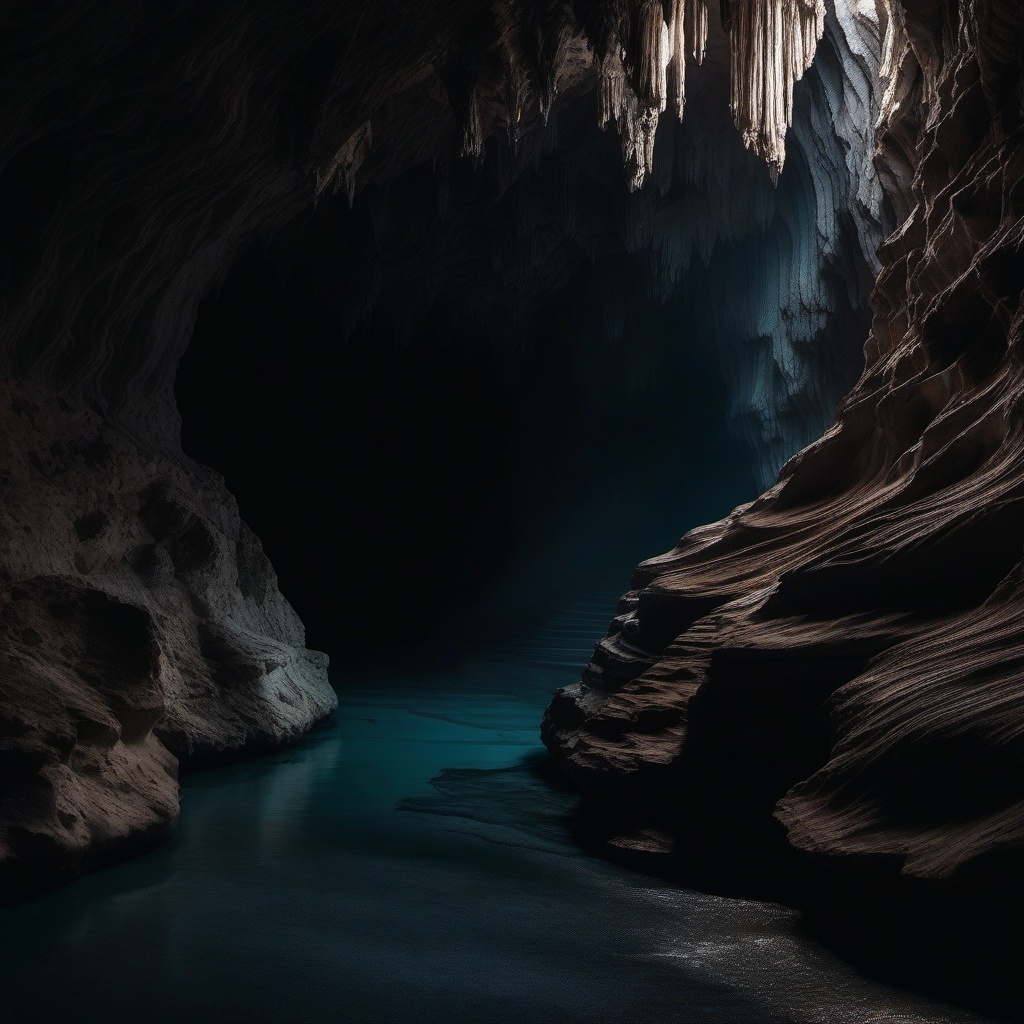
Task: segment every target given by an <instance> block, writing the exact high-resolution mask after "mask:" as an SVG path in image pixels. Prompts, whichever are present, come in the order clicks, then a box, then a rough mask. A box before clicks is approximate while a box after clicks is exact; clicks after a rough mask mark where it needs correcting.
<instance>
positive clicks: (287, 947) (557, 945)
mask: <svg viewBox="0 0 1024 1024" xmlns="http://www.w3.org/2000/svg"><path fill="white" fill-rule="evenodd" d="M717 500H719V501H720V500H721V495H720V494H719V495H718V497H717ZM621 501H622V503H623V505H624V506H628V508H627V507H624V508H622V509H619V510H617V511H615V515H614V517H612V518H615V519H617V521H618V522H622V521H623V519H624V517H626V516H627V513H629V511H630V509H632V510H633V511H632V514H633V515H634V517H636V516H638V515H639V514H640V513H639V512H637V511H636V509H641V510H643V509H650V508H652V507H653V506H652V504H651V503H650V502H647V503H646V504H644V503H637V502H636V501H635V500H634V497H633V493H632V492H629V491H626V490H624V491H623V492H622V495H621ZM715 511H719V510H715V509H698V510H697V511H696V512H695V514H694V521H701V519H710V518H712V517H713V515H714V513H715ZM659 514H660V513H659ZM664 517H665V518H666V519H674V518H675V511H674V508H673V506H672V505H671V503H666V506H665V513H664ZM627 525H628V526H630V528H631V529H632V530H633V532H642V531H638V530H637V529H636V523H627ZM625 532H626V533H627V534H628V533H629V532H630V531H625ZM573 535H574V537H575V538H576V539H577V541H578V540H579V538H580V537H582V536H583V531H582V530H581V529H580V528H575V529H574V531H573ZM556 540H557V543H555V544H554V548H556V549H557V551H558V552H559V553H560V557H569V556H568V555H566V554H565V553H566V552H567V551H569V550H570V545H569V544H568V543H566V542H565V541H564V539H556ZM641 542H642V543H646V541H643V540H641ZM581 544H582V546H581V547H580V559H584V558H586V557H587V556H588V548H587V545H586V544H585V543H582V542H581ZM607 546H608V545H607V544H606V545H605V549H606V553H607ZM590 550H593V549H592V548H591V549H590ZM647 550H648V551H654V550H657V547H656V546H655V545H653V544H652V545H651V546H650V547H649V548H648V549H647ZM641 553H643V552H642V551H641ZM622 557H623V558H624V559H627V560H630V561H632V560H635V558H636V553H635V552H630V551H627V552H624V553H623V555H622ZM630 561H627V563H626V564H627V565H628V564H630ZM537 564H538V565H540V566H542V567H543V572H544V573H546V574H548V576H549V577H550V580H549V583H548V584H545V586H546V587H547V592H548V593H549V594H556V596H557V603H558V607H559V611H558V612H557V614H555V615H551V616H548V617H547V618H546V620H543V619H538V618H537V617H534V619H532V620H530V621H529V622H527V619H526V618H522V619H521V620H520V621H523V622H524V623H525V624H524V625H523V626H522V628H521V629H519V630H518V631H515V630H506V631H505V633H504V634H502V635H500V636H496V637H495V636H492V637H491V639H489V640H487V641H486V642H485V643H482V644H480V645H478V646H477V647H476V648H475V649H474V650H472V651H467V650H466V649H465V648H463V649H461V650H459V651H455V650H454V647H455V642H454V639H453V640H452V644H451V647H449V649H448V652H447V657H448V660H447V661H445V648H446V645H445V643H444V642H443V641H442V643H441V644H440V645H439V648H438V649H439V650H440V651H441V656H440V657H439V658H438V659H437V660H435V661H434V662H433V666H432V667H424V663H423V661H422V660H420V661H417V662H416V663H414V664H415V667H411V668H409V669H408V670H407V669H405V668H403V667H402V666H399V665H395V664H392V665H391V667H390V668H387V669H385V668H382V667H381V663H383V662H387V661H388V658H387V657H386V656H385V655H383V654H380V653H379V652H378V657H377V658H376V662H375V664H374V666H373V667H371V668H368V669H366V670H365V671H364V670H360V669H357V668H354V667H351V666H349V667H346V669H345V674H344V676H343V677H341V678H339V679H338V683H339V690H340V708H339V711H338V715H337V718H336V721H335V722H334V723H333V724H332V725H331V726H330V727H328V728H325V729H323V730H321V731H318V732H316V733H314V734H313V735H311V736H309V737H307V738H306V739H305V740H304V741H303V742H302V743H300V744H299V745H297V746H295V747H293V748H291V749H289V750H285V751H282V752H279V753H276V754H272V755H269V756H266V757H261V758H257V759H253V760H248V761H243V762H239V763H237V764H234V765H231V766H228V767H224V768H220V769H217V770H215V771H210V772H206V773H202V774H197V775H193V776H190V777H188V778H186V779H185V780H184V782H183V786H182V795H183V802H182V816H181V822H180V824H179V826H178V828H177V831H176V832H175V834H174V836H173V838H172V839H171V840H170V841H169V842H168V843H166V844H165V845H163V846H162V847H160V848H158V849H156V850H154V851H153V852H151V853H149V854H147V855H146V856H143V857H140V858H138V859H136V860H133V861H129V862H127V863H125V864H122V865H119V866H117V867H114V868H110V869H107V870H104V871H100V872H98V873H96V874H94V875H92V876H89V877H86V878H83V879H82V880H80V881H78V882H76V883H75V884H73V885H70V886H66V887H65V888H63V889H60V890H57V891H54V892H51V893H48V894H46V895H44V896H42V897H40V898H39V899H36V900H34V901H32V902H31V903H28V904H25V905H23V906H20V907H14V908H11V909H9V910H7V911H5V912H4V913H3V914H2V915H0V954H2V955H0V1018H2V1020H3V1021H4V1024H30V1022H33V1024H60V1022H68V1024H72V1022H73V1024H94V1022H95V1024H98V1022H105V1024H106V1022H111V1021H116V1022H121V1021H124V1022H132V1024H134V1022H140V1024H165V1022H166V1024H207V1022H209V1024H221V1022H239V1024H242V1022H244V1024H261V1022H268V1024H270V1022H273V1024H284V1022H295V1024H306V1022H310V1024H312V1022H316V1024H322V1022H335V1021H337V1022H345V1024H349V1022H361V1021H373V1022H375V1024H380V1022H385V1024H386V1022H406V1021H409V1022H413V1021H415V1022H418V1024H424V1022H427V1024H429V1022H462V1021H464V1022H473V1024H479V1022H494V1024H502V1022H507V1024H547V1022H560V1024H583V1022H590V1024H598V1022H600V1024H660V1022H686V1024H696V1022H701V1024H761V1022H769V1021H770V1022H784V1021H793V1022H802V1024H869V1022H876V1024H892V1022H895V1021H901V1022H916V1024H968V1022H972V1021H979V1020H980V1019H981V1018H978V1017H975V1016H973V1015H971V1014H969V1013H967V1012H965V1011H960V1010H955V1009H950V1008H947V1007H943V1006H941V1005H938V1004H935V1003H932V1002H929V1001H927V1000H925V999H922V998H918V997H916V996H912V995H908V994H906V993H903V992H900V991H898V990H896V989H893V988H889V987H886V986H884V985H881V984H878V983H875V982H873V981H869V980H866V979H864V978H862V977H861V976H860V975H858V974H857V972H856V971H855V970H854V969H853V968H851V967H849V966H847V965H846V964H844V963H843V962H842V961H841V960H839V959H837V958H836V957H835V956H833V955H832V954H831V953H829V952H828V951H826V950H825V949H823V948H821V947H820V946H818V945H816V944H815V943H814V942H813V941H811V940H810V939H809V938H807V937H806V936H805V935H804V934H802V932H801V931H800V929H799V928H798V926H797V915H796V913H795V912H793V911H791V910H788V909H786V908H783V907H779V906H776V905H773V904H768V903H755V902H749V901H740V900H729V899H725V898H719V897H714V896H708V895H705V894H701V893H694V892H689V891H685V890H680V889H677V888H674V887H672V886H671V885H669V884H667V883H661V882H657V881H652V880H651V879H649V878H646V877H644V876H642V875H639V874H634V873H632V872H630V871H629V870H627V869H625V868H622V867H619V866H616V865H613V864H610V863H607V862H605V861H602V860H600V859H597V858H594V857H590V856H587V855H584V854H583V853H581V852H580V851H579V850H578V849H577V848H576V847H575V846H574V845H573V843H572V840H571V837H570V832H569V823H568V815H569V813H570V810H571V807H572V803H573V799H574V798H573V796H572V794H571V793H567V792H563V791H560V790H557V789H552V788H551V787H550V786H547V785H545V784H544V783H542V782H541V781H540V780H538V779H537V777H536V775H535V774H534V773H533V772H531V771H530V770H529V769H528V768H523V767H522V765H523V764H524V762H527V763H528V762H529V761H530V760H531V758H534V757H535V756H536V755H537V753H538V750H539V741H538V735H537V733H538V723H539V721H540V717H541V713H542V710H543V708H544V705H545V704H546V702H547V701H548V699H549V698H550V695H551V693H552V692H553V691H554V689H555V688H557V687H558V686H560V685H564V684H565V683H567V682H570V681H572V680H574V679H575V678H577V677H578V672H579V668H580V666H581V665H582V664H583V663H584V662H585V661H586V659H587V657H588V655H589V652H590V649H591V647H592V644H593V643H594V641H595V639H596V638H597V637H599V636H600V635H602V634H603V631H604V627H605V625H606V623H607V621H608V618H609V617H610V615H611V611H612V608H613V605H614V596H615V588H617V584H618V581H619V580H621V579H623V578H625V577H626V575H627V574H628V569H627V568H623V569H622V570H621V572H620V571H619V570H615V571H614V572H613V573H612V576H611V580H610V582H608V586H607V587H606V588H605V589H604V590H601V591H599V592H598V591H593V592H591V593H590V594H588V595H587V596H583V597H579V596H578V595H577V596H576V597H574V598H572V599H567V598H566V597H565V595H564V593H561V594H559V593H557V592H558V586H557V581H558V579H559V578H561V579H564V578H572V579H579V578H580V577H581V576H583V575H585V574H584V573H583V572H582V570H581V566H580V564H579V559H577V563H576V564H574V565H573V566H572V567H571V571H569V570H568V569H564V566H562V567H560V565H559V563H558V562H557V560H554V559H553V557H552V556H551V554H550V553H543V554H542V555H541V556H539V558H538V562H537ZM606 564H607V563H606ZM612 568H613V569H614V568H615V567H614V565H613V566H612ZM563 570H564V571H563ZM531 571H532V570H531ZM532 579H533V584H534V586H535V587H537V586H540V585H539V584H538V583H537V580H538V579H539V577H538V576H537V575H534V576H533V577H532ZM552 581H553V582H552ZM541 589H543V587H541ZM522 590H523V588H521V587H512V588H511V589H510V590H509V591H508V592H506V593H505V594H504V596H503V595H501V594H498V595H497V596H494V597H493V604H494V606H495V607H501V608H502V609H504V610H503V612H502V614H503V616H504V621H506V622H509V621H513V620H514V616H513V615H512V614H511V612H509V613H508V614H507V615H506V614H505V612H508V610H509V609H510V608H512V607H513V606H514V605H515V604H516V602H515V600H514V599H513V598H512V597H510V594H514V593H521V592H522ZM466 633H467V630H466V629H462V628H454V627H453V634H452V635H453V637H455V636H460V637H464V636H465V635H466ZM442 772H445V774H444V775H443V776H442V775H441V773H442ZM439 776H440V778H439Z"/></svg>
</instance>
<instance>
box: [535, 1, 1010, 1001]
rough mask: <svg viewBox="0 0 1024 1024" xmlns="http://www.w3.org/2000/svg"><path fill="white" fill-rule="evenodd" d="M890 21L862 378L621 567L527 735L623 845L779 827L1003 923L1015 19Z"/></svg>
mask: <svg viewBox="0 0 1024 1024" xmlns="http://www.w3.org/2000/svg"><path fill="white" fill-rule="evenodd" d="M888 32H889V38H888V39H887V41H886V54H887V60H886V67H885V69H884V73H885V75H886V77H887V79H888V90H887V100H886V109H885V110H883V115H884V119H885V123H884V131H883V134H882V138H881V142H882V146H883V151H882V174H883V179H884V180H885V181H887V182H888V183H889V187H890V189H891V190H892V192H893V195H894V196H895V201H894V207H895V209H896V212H897V214H898V216H899V217H900V224H899V227H898V228H897V229H896V231H895V232H894V234H893V235H892V236H891V237H890V238H889V239H888V240H887V241H886V243H885V245H884V246H883V247H882V250H881V253H880V255H881V260H882V269H881V272H880V275H879V277H878V281H877V285H876V287H875V290H874V294H873V299H872V306H873V309H874V313H875V316H874V323H873V328H872V333H871V337H870V339H869V341H868V344H867V349H866V360H867V365H866V368H865V371H864V374H863V376H862V377H861V379H860V381H859V382H858V383H857V385H856V386H855V387H854V389H853V391H852V393H851V394H850V395H849V397H848V398H847V399H846V400H845V401H844V402H843V404H842V406H841V409H840V412H839V415H838V422H837V423H836V425H835V426H834V427H833V428H832V429H830V430H829V431H828V432H827V433H826V434H825V436H824V437H822V438H821V440H819V441H817V442H816V443H814V444H812V445H811V446H810V447H808V448H807V449H806V450H805V451H803V452H801V453H800V454H799V455H798V456H796V457H795V458H794V459H792V460H791V461H790V462H789V463H788V465H787V466H786V467H785V469H784V470H783V472H782V474H781V477H780V479H779V481H778V483H777V484H776V485H775V486H774V487H772V488H771V489H770V490H769V491H767V493H765V494H764V495H763V496H762V497H761V498H759V499H757V500H756V501H755V502H753V503H752V504H750V505H749V506H746V507H742V508H739V509H737V510H736V511H735V512H734V513H733V514H732V515H731V516H730V517H729V518H728V519H726V520H724V521H722V522H720V523H716V524H714V525H711V526H707V527H703V528H701V529H698V530H695V531H693V532H691V533H690V534H688V535H687V536H686V537H684V538H683V539H682V540H681V541H680V543H679V545H678V546H677V547H676V548H674V549H673V550H672V551H670V552H668V553H667V554H665V555H662V556H660V557H658V558H653V559H651V560H650V561H647V562H645V563H643V564H642V565H641V566H640V567H639V568H638V569H637V571H636V574H635V576H634V579H633V589H632V591H631V592H630V593H629V594H627V595H626V596H625V597H624V598H623V599H622V601H621V603H620V607H619V614H618V616H617V617H616V619H615V620H614V622H613V624H612V628H611V631H610V635H609V636H608V638H607V639H606V640H604V641H602V642H601V643H600V644H599V645H598V647H597V650H596V651H595V655H594V658H593V661H592V662H591V664H590V666H589V667H588V668H587V670H586V672H585V674H584V677H583V680H582V681H581V683H580V684H578V685H577V686H574V687H570V688H568V689H567V690H564V691H562V692H560V693H559V694H558V696H557V697H556V698H555V699H554V701H553V702H552V704H551V706H550V708H549V709H548V712H547V716H546V719H545V724H544V737H545V741H546V742H547V744H548V746H549V748H550V749H551V751H552V752H553V754H554V756H555V758H556V760H557V761H558V763H559V764H560V765H562V766H563V768H564V769H565V770H566V771H567V772H568V773H569V774H570V775H571V776H572V778H573V779H575V780H576V781H577V782H578V784H579V785H580V786H581V788H582V789H583V791H584V793H585V794H587V795H588V797H589V798H590V799H593V800H596V799H605V800H607V801H609V802H610V803H614V804H618V805H619V807H620V808H621V812H620V816H619V825H618V829H617V834H616V826H611V829H610V831H611V834H612V836H613V842H617V843H618V844H620V845H621V846H623V847H625V848H637V849H639V848H644V849H661V850H671V849H675V850H676V851H677V852H678V851H680V850H685V848H686V847H687V845H688V844H689V845H691V846H696V845H699V844H700V843H702V842H706V843H710V844H711V845H712V846H715V845H716V844H717V845H718V847H719V848H731V849H732V850H733V851H734V852H735V851H737V850H740V849H742V848H743V846H744V844H747V847H746V848H747V851H748V853H749V854H750V859H756V858H757V857H760V856H762V855H763V853H764V851H765V850H766V849H767V848H769V847H770V846H771V843H772V842H774V841H779V840H780V838H781V833H782V831H783V829H784V840H785V841H786V842H788V844H790V846H791V847H793V848H795V849H796V850H799V851H804V852H806V853H809V854H812V855H814V863H819V864H820V863H825V864H826V865H830V866H831V869H832V870H835V871H839V870H845V871H854V872H864V873H868V874H870V873H871V872H876V873H877V876H878V877H883V876H886V875H896V874H900V873H901V874H902V876H903V879H904V881H905V882H907V883H908V884H910V883H913V882H914V881H915V880H916V882H917V883H918V887H917V890H916V891H919V892H924V893H926V894H927V898H928V900H930V901H932V904H933V905H934V906H941V905H942V904H943V901H945V902H946V903H947V904H949V903H951V902H953V901H954V898H955V894H957V893H963V892H970V893H971V894H972V895H971V901H972V902H973V903H974V910H975V912H976V913H977V915H978V917H977V919H976V922H975V923H976V924H979V925H980V926H981V927H982V929H984V928H985V927H986V922H987V927H988V929H989V931H991V928H992V926H993V925H992V923H993V922H996V921H998V920H1000V919H1001V918H1004V919H1006V920H1010V921H1012V922H1013V927H1014V929H1015V932H1016V934H1017V935H1018V936H1019V934H1020V933H1021V931H1022V929H1021V927H1020V903H1019V894H1020V892H1021V882H1022V878H1021V866H1022V862H1024V856H1022V850H1021V846H1022V842H1024V786H1022V783H1024V771H1022V768H1024V685H1022V682H1024V677H1022V666H1024V660H1022V655H1024V631H1022V625H1021V610H1022V607H1024V565H1022V562H1021V556H1022V541H1021V525H1022V523H1024V407H1022V404H1021V395H1022V393H1024V392H1022V387H1024V377H1022V366H1024V362H1022V356H1024V338H1022V325H1024V306H1022V304H1021V296H1022V289H1024V261H1022V259H1021V244H1022V238H1024V203H1022V197H1024V147H1022V143H1024V110H1022V100H1024V87H1022V81H1024V79H1022V58H1024V13H1022V12H1021V10H1020V8H1019V6H1018V5H1016V4H1009V3H1002V2H999V0H987V2H983V3H977V4H967V3H960V4H948V5H942V4H905V5H891V6H890V11H889V17H888ZM901 182H902V183H904V184H903V185H902V186H900V187H896V188H893V183H896V184H897V185H898V184H899V183H901ZM627 808H628V813H627V811H626V809H627ZM773 816H774V820H775V824H774V826H773ZM778 823H781V826H782V828H781V829H778V833H776V832H775V831H774V829H775V828H778ZM742 856H743V855H742V854H740V857H741V859H742ZM925 883H927V884H925ZM940 919H941V915H936V920H940ZM957 920H958V921H959V919H957ZM944 934H945V933H944ZM979 934H980V937H979ZM982 938H984V931H982V932H981V933H978V934H973V935H972V941H974V940H978V941H981V939H982ZM1004 966H1005V965H1004ZM1000 983H1001V984H1005V983H1006V978H1005V977H1004V978H1002V979H1000Z"/></svg>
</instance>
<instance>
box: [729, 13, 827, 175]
mask: <svg viewBox="0 0 1024 1024" xmlns="http://www.w3.org/2000/svg"><path fill="white" fill-rule="evenodd" d="M730 6H731V8H734V9H731V10H730V18H729V25H730V31H729V35H730V41H731V49H732V55H731V69H730V70H731V79H732V112H733V120H734V122H735V124H736V128H737V129H738V130H739V132H740V134H741V135H742V136H743V142H744V144H745V145H746V146H747V147H748V148H749V149H750V150H751V151H753V152H754V153H756V154H757V155H758V156H760V157H761V158H762V159H763V160H764V161H765V162H766V163H767V164H768V166H769V169H770V170H771V171H772V174H773V176H774V177H776V178H777V177H778V174H779V172H780V171H781V170H782V165H783V163H784V162H785V159H786V129H787V128H788V127H789V126H790V125H791V124H792V119H793V85H794V83H795V82H797V81H798V80H799V79H800V78H801V77H802V76H803V73H804V72H805V71H806V70H807V69H808V68H809V67H810V66H811V63H812V61H813V60H814V53H815V50H816V49H817V45H818V41H819V40H820V39H821V35H822V32H823V31H824V29H825V5H824V2H823V0H749V2H746V3H740V4H735V5H730Z"/></svg>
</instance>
